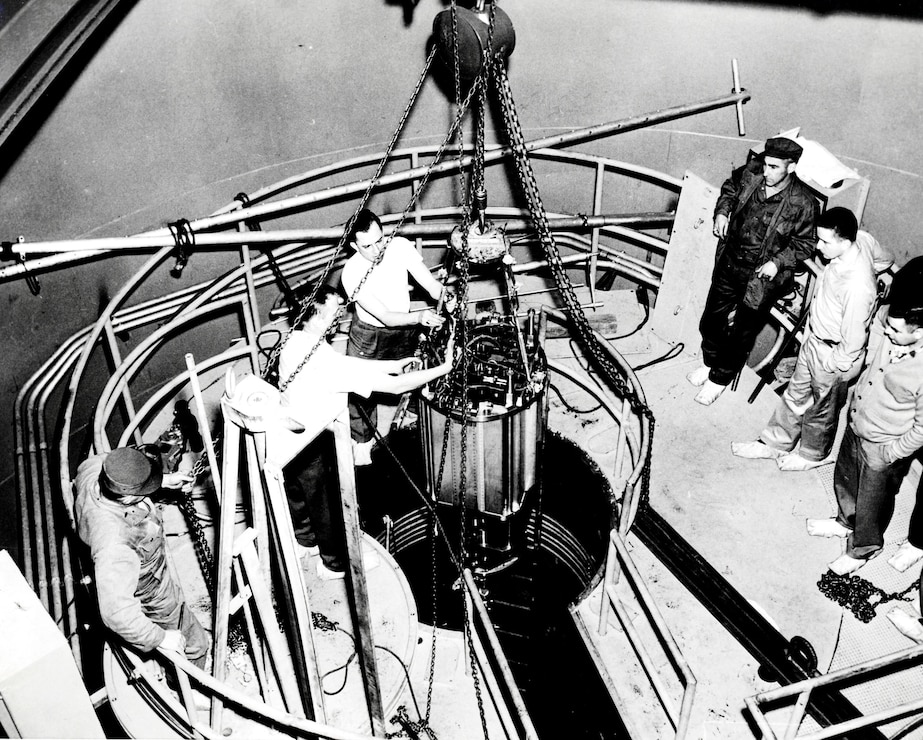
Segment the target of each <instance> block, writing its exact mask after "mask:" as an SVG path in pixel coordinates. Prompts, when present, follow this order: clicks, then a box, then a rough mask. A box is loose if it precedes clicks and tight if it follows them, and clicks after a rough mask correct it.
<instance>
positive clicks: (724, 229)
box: [711, 213, 728, 239]
mask: <svg viewBox="0 0 923 740" xmlns="http://www.w3.org/2000/svg"><path fill="white" fill-rule="evenodd" d="M711 233H712V234H714V235H715V236H717V237H718V238H719V239H724V237H726V236H727V235H728V217H727V216H725V215H724V214H723V213H719V214H718V215H717V216H715V223H714V225H713V226H712V229H711Z"/></svg>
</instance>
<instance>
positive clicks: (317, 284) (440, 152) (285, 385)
mask: <svg viewBox="0 0 923 740" xmlns="http://www.w3.org/2000/svg"><path fill="white" fill-rule="evenodd" d="M482 78H483V73H482V75H480V76H479V77H478V78H477V79H476V80H475V82H474V84H473V85H472V87H471V90H470V92H469V93H468V95H467V97H466V98H465V101H464V104H463V105H462V106H461V108H460V110H459V111H458V115H457V116H456V118H455V121H453V123H452V126H451V127H450V128H449V132H448V134H447V135H446V138H445V139H444V140H443V142H442V144H441V145H440V146H439V149H438V150H437V152H436V154H435V156H434V158H433V161H432V162H431V163H430V164H429V166H428V167H427V168H426V172H424V173H423V177H422V178H420V184H419V186H418V187H417V188H416V189H415V190H414V191H413V193H411V195H410V200H409V201H408V202H407V206H406V207H405V208H404V210H403V212H402V213H401V217H400V219H398V221H397V223H396V224H395V226H394V227H393V230H392V232H391V233H390V234H389V235H388V236H387V237H386V238H385V240H384V244H383V245H382V248H381V251H380V252H379V254H378V256H377V257H376V258H375V261H374V262H373V263H372V266H371V267H370V268H369V269H368V270H367V271H366V273H365V275H363V276H362V279H361V280H360V281H359V284H358V285H357V286H356V289H355V290H354V291H353V292H352V295H350V296H349V297H348V298H347V303H353V302H354V301H355V300H356V296H358V295H359V291H360V290H362V286H363V285H364V284H365V281H366V280H368V278H369V275H371V274H372V270H374V269H375V268H376V267H377V266H378V265H379V264H380V263H381V260H382V259H383V258H384V256H385V252H386V251H387V249H388V245H389V244H390V243H391V240H392V239H394V237H395V236H396V235H397V232H398V231H399V230H400V228H401V226H403V225H404V221H406V220H407V217H408V216H409V215H410V212H411V211H412V210H413V208H414V207H415V206H416V204H417V200H418V199H419V198H420V195H421V194H422V193H423V191H424V190H425V189H426V185H427V183H428V182H429V178H430V175H432V172H433V167H435V166H436V164H438V163H439V161H440V160H441V159H442V155H443V154H444V153H445V149H446V146H448V143H449V142H450V141H451V140H452V137H453V136H454V134H455V130H456V129H457V128H458V127H459V126H460V125H461V120H462V118H463V117H464V115H465V111H466V110H467V109H468V105H469V104H470V102H471V97H472V95H473V94H474V92H475V91H476V90H477V87H478V85H479V84H481V80H482ZM382 161H383V162H384V160H382ZM382 166H383V165H382ZM377 177H378V175H376V177H375V178H373V181H372V183H371V184H370V185H369V191H367V192H366V195H365V196H364V197H363V202H362V203H361V204H360V209H361V208H363V207H364V206H365V201H367V199H368V194H369V193H370V191H371V188H372V186H374V184H375V179H377ZM356 213H358V210H357V212H356ZM355 215H356V214H353V217H352V218H351V219H350V222H349V224H348V225H347V227H346V229H345V230H344V231H343V238H342V239H341V240H340V244H339V245H338V246H337V252H336V254H339V251H340V250H341V248H342V245H343V244H345V242H346V235H347V234H348V233H349V230H350V229H351V228H352V226H351V224H352V222H353V220H354V219H355ZM336 254H335V255H334V258H336ZM331 264H332V262H331V263H328V268H329V267H330V265H331ZM326 275H327V270H325V273H324V275H323V276H322V277H321V278H320V279H319V280H317V281H316V282H315V284H314V290H312V291H311V298H310V299H309V300H308V301H306V302H305V303H303V304H302V307H301V311H300V312H299V314H298V317H297V318H296V319H295V321H294V323H293V326H297V324H298V322H300V321H301V319H302V318H304V314H305V312H306V311H307V307H308V305H310V303H311V302H312V301H313V300H314V295H315V294H316V292H317V288H318V287H320V285H321V284H322V283H323V282H324V281H325V280H326ZM345 312H346V306H345V305H343V306H340V307H339V308H338V309H337V312H336V315H335V316H334V318H333V324H334V325H335V324H336V323H337V322H338V321H339V320H340V318H342V316H343V314H344V313H345ZM291 334H292V332H291V330H289V332H288V333H287V334H286V335H285V337H284V338H283V340H282V341H281V342H280V343H279V344H278V345H276V347H275V348H273V351H272V355H270V360H269V362H272V361H273V358H277V357H278V355H279V354H280V353H281V352H282V348H283V347H284V346H285V343H286V342H287V341H288V338H289V337H290V336H291ZM323 341H324V338H323V337H320V338H319V339H318V341H317V342H316V343H315V344H314V346H313V347H311V349H310V350H309V351H308V353H307V354H306V355H305V356H304V357H303V358H302V360H301V362H299V363H298V366H297V367H296V368H295V369H294V370H293V371H292V374H291V375H289V376H288V377H287V378H286V379H285V380H284V381H282V380H281V378H280V383H279V390H280V391H282V392H285V389H286V388H288V386H289V384H290V383H291V382H292V380H294V378H295V376H296V375H298V373H300V372H301V370H302V369H303V368H304V366H305V365H306V364H307V363H308V361H309V360H310V359H311V357H312V356H313V355H314V353H315V352H316V351H317V348H318V347H319V346H320V345H321V343H322V342H323ZM268 366H269V365H268V364H267V367H268Z"/></svg>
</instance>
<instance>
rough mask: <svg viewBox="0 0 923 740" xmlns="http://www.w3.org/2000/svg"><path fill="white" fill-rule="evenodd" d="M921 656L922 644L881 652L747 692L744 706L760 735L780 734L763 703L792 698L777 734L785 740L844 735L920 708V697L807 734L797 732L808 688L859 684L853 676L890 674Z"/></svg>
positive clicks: (772, 737) (770, 737)
mask: <svg viewBox="0 0 923 740" xmlns="http://www.w3.org/2000/svg"><path fill="white" fill-rule="evenodd" d="M921 660H923V645H914V646H913V647H911V648H908V649H907V650H902V651H900V652H896V653H890V654H888V655H883V656H880V657H877V658H873V659H872V660H868V661H865V662H862V663H858V664H856V665H853V666H847V667H846V668H841V669H839V670H837V671H834V672H833V673H827V674H825V675H821V676H815V677H813V678H807V679H805V680H803V681H798V682H797V683H792V684H789V685H788V686H780V687H779V688H776V689H771V690H770V691H764V692H763V693H760V694H755V695H754V696H749V697H747V698H746V699H745V702H746V704H747V709H749V711H750V714H751V716H752V717H753V719H754V721H755V722H756V723H757V725H758V726H759V728H760V730H762V732H763V737H764V738H766V740H779V738H780V736H779V735H777V734H776V732H775V730H773V728H772V726H771V725H770V724H769V722H768V720H767V719H766V715H765V714H764V712H763V706H764V705H768V704H778V703H781V702H783V701H789V700H792V699H794V700H795V707H794V709H793V711H792V713H791V715H790V716H789V721H788V724H787V725H786V728H785V734H784V735H782V736H781V737H782V738H785V740H793V738H798V740H825V739H826V738H840V737H846V736H847V734H848V733H850V732H854V731H856V730H860V729H862V728H864V727H877V726H879V725H882V724H885V723H886V722H889V721H891V720H895V719H899V718H901V717H906V716H909V715H911V714H918V713H920V712H923V699H917V700H915V701H911V702H905V703H903V704H898V705H896V706H894V707H891V708H890V709H884V710H881V711H878V712H875V713H873V714H867V715H864V716H862V717H857V718H855V719H850V720H845V721H843V722H840V723H838V724H834V725H830V726H828V727H825V728H823V729H821V730H818V731H815V732H811V733H810V734H808V735H798V734H797V733H798V729H799V728H800V727H801V723H802V722H803V721H804V717H805V714H806V712H807V709H808V705H809V703H810V699H811V694H812V692H814V691H815V690H816V689H818V688H820V687H822V686H833V685H836V684H839V683H847V682H848V683H849V684H850V685H856V684H857V683H859V684H861V682H859V681H857V680H856V679H857V677H859V676H864V675H866V674H870V673H873V674H874V678H876V679H877V678H881V677H882V676H885V675H891V674H893V673H896V672H898V671H900V670H907V669H908V668H912V667H917V664H918V663H919V662H920V661H921ZM903 664H910V665H903Z"/></svg>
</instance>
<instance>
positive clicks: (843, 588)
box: [817, 570, 917, 624]
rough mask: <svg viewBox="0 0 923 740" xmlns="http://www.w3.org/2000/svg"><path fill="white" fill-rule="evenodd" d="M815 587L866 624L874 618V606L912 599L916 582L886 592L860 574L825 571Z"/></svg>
mask: <svg viewBox="0 0 923 740" xmlns="http://www.w3.org/2000/svg"><path fill="white" fill-rule="evenodd" d="M817 588H818V589H820V592H821V593H822V594H823V595H824V596H826V597H827V598H828V599H830V600H831V601H835V602H836V603H837V604H839V605H840V606H842V607H844V608H846V609H849V610H850V611H851V612H852V613H853V614H854V615H855V617H856V619H858V620H859V621H860V622H864V623H865V624H868V623H869V622H871V621H872V620H873V619H874V618H875V607H877V606H880V605H881V604H885V603H887V602H889V601H912V600H913V597H911V596H910V593H911V592H912V591H915V590H916V589H917V583H916V582H913V583H911V584H910V585H909V586H908V587H907V588H905V589H904V590H903V591H895V592H893V593H888V592H887V591H885V590H884V589H881V588H879V587H878V586H876V585H875V584H874V583H871V582H870V581H867V580H865V579H864V578H863V577H862V576H852V575H845V576H841V575H837V574H836V573H834V572H833V571H832V570H828V571H826V572H825V573H824V574H823V575H822V576H821V577H820V580H819V581H818V582H817Z"/></svg>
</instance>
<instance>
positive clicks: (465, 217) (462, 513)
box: [452, 0, 495, 739]
mask: <svg viewBox="0 0 923 740" xmlns="http://www.w3.org/2000/svg"><path fill="white" fill-rule="evenodd" d="M494 10H495V5H494V4H493V3H491V5H490V22H489V26H488V47H487V48H488V49H490V46H489V43H490V41H491V40H492V38H493V27H494ZM457 16H458V7H457V5H456V3H455V0H452V39H453V42H454V43H453V48H452V51H453V57H454V62H455V99H456V100H459V99H460V98H461V80H460V75H459V55H458V17H457ZM489 75H490V65H489V64H487V62H486V59H485V63H484V64H483V65H482V68H481V71H480V73H479V75H478V80H481V84H482V85H483V87H484V88H486V87H487V81H488V78H489ZM476 88H477V83H474V84H472V86H471V91H470V92H469V94H468V99H469V100H470V98H471V94H472V93H473V92H474V91H475V89H476ZM485 98H486V90H485V92H484V93H483V94H482V95H481V97H480V101H482V104H483V101H484V100H485ZM462 113H463V111H459V115H461V114H462ZM481 143H482V144H483V141H482V142H481ZM463 152H464V137H463V136H462V132H461V130H460V127H459V132H458V155H459V158H461V156H462V154H463ZM479 160H480V162H481V164H480V168H481V172H480V175H479V174H478V172H477V170H478V162H479ZM473 169H474V171H475V172H474V176H473V177H474V178H477V177H479V176H480V177H481V178H483V151H482V152H481V153H478V152H475V157H474V168H473ZM458 178H459V185H460V187H459V191H460V192H461V194H462V202H463V206H462V222H461V230H460V236H461V259H460V260H459V261H458V265H459V268H460V270H459V272H460V280H459V282H460V283H461V290H459V291H458V293H459V294H460V299H459V300H458V301H457V306H456V310H457V311H458V313H459V321H458V322H457V327H458V337H457V341H458V346H459V347H461V362H459V363H458V365H457V366H455V370H456V371H457V372H459V373H460V374H461V384H460V385H461V409H462V422H461V425H462V426H461V440H460V443H461V444H460V447H461V449H460V456H461V460H460V461H459V466H458V487H457V489H456V494H457V497H456V500H457V501H459V503H460V505H459V559H460V561H461V566H462V568H464V567H465V565H466V563H467V548H468V545H467V542H466V538H467V533H466V531H465V520H466V518H467V506H466V498H467V497H466V491H467V460H468V434H467V430H468V423H467V418H466V415H467V413H468V395H469V391H468V358H469V353H468V327H467V324H466V322H465V309H466V307H467V305H468V284H469V279H470V273H469V262H468V228H469V226H470V224H471V209H470V202H471V198H470V196H471V193H470V191H469V189H468V188H466V187H465V176H464V170H463V169H462V168H461V167H459V168H458ZM475 182H477V180H476V179H475ZM459 578H460V579H464V575H463V573H461V572H460V573H459ZM464 588H465V585H464V583H462V589H464ZM462 612H463V613H462V620H463V625H464V635H465V642H466V644H467V646H468V657H469V661H470V664H471V680H472V682H473V683H474V693H475V697H476V699H477V705H478V713H479V714H480V719H481V730H482V732H483V733H484V738H485V739H486V738H488V737H489V733H488V729H487V716H486V715H485V713H484V697H483V696H482V693H481V677H480V673H479V671H478V665H477V657H476V653H475V650H474V634H473V626H474V625H473V618H472V615H471V614H470V613H469V609H468V599H467V597H465V598H462Z"/></svg>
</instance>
